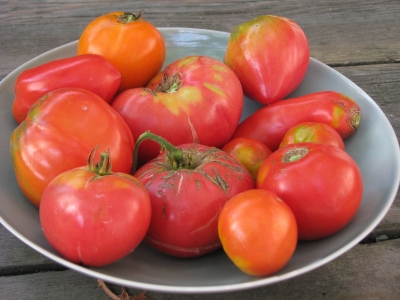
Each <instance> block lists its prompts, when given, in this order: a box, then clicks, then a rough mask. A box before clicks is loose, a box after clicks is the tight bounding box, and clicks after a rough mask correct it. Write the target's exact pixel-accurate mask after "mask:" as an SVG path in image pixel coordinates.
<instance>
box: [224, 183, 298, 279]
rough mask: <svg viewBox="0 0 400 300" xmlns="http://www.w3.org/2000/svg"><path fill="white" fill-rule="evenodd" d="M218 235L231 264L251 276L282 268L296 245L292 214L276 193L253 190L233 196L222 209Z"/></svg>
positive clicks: (274, 271) (272, 272)
mask: <svg viewBox="0 0 400 300" xmlns="http://www.w3.org/2000/svg"><path fill="white" fill-rule="evenodd" d="M218 235H219V238H220V240H221V244H222V247H223V249H224V251H225V253H226V254H227V255H228V257H229V258H230V259H231V260H232V262H233V263H234V264H235V265H236V266H237V267H238V268H239V269H240V270H242V271H243V272H245V273H246V274H249V275H253V276H268V275H272V274H274V273H276V272H278V271H279V270H280V269H282V268H283V267H284V266H285V265H286V264H287V263H288V261H289V260H290V258H291V257H292V256H293V253H294V251H295V249H296V245H297V224H296V219H295V217H294V214H293V212H292V211H291V209H290V208H289V206H288V205H287V204H286V203H285V202H283V201H282V200H281V199H280V198H279V197H278V196H277V195H276V194H274V193H272V192H270V191H267V190H262V189H252V190H247V191H245V192H242V193H240V194H237V195H235V196H233V197H232V198H231V199H230V200H229V201H228V202H226V204H225V205H224V207H223V208H222V210H221V213H220V215H219V218H218Z"/></svg>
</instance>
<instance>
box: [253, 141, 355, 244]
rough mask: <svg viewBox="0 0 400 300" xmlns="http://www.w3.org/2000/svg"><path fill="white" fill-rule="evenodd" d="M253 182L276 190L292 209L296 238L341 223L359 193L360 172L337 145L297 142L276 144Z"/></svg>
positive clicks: (313, 236) (317, 233) (327, 233)
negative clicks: (277, 147) (279, 146)
mask: <svg viewBox="0 0 400 300" xmlns="http://www.w3.org/2000/svg"><path fill="white" fill-rule="evenodd" d="M257 188H261V189H266V190H268V191H271V192H273V193H275V194H276V195H278V197H280V198H281V199H282V200H283V201H285V203H286V204H287V205H289V207H290V208H291V209H292V211H293V213H294V215H295V217H296V220H297V226H298V231H299V239H301V240H316V239H320V238H323V237H327V236H330V235H332V234H334V233H336V232H338V231H339V230H341V229H342V228H344V227H345V226H346V225H347V224H348V223H349V222H350V221H351V219H352V218H353V217H354V215H355V214H356V212H357V210H358V207H359V206H360V203H361V199H362V194H363V182H362V176H361V172H360V170H359V168H358V166H357V164H356V162H355V161H354V160H353V159H352V158H351V156H350V155H349V154H347V153H346V152H345V151H343V150H342V149H340V148H338V147H336V146H332V145H326V144H318V143H308V142H303V143H297V144H290V145H287V146H286V147H283V148H280V149H278V150H276V151H275V152H274V153H272V154H271V155H270V156H269V157H268V158H267V159H266V160H265V161H264V163H263V164H262V166H261V167H260V170H259V172H258V176H257Z"/></svg>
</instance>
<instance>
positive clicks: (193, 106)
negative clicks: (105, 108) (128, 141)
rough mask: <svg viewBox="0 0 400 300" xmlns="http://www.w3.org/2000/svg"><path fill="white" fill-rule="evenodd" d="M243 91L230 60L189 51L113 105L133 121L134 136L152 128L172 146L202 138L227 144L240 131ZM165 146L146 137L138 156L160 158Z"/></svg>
mask: <svg viewBox="0 0 400 300" xmlns="http://www.w3.org/2000/svg"><path fill="white" fill-rule="evenodd" d="M174 75H176V77H175V79H176V80H177V81H178V88H176V90H175V92H165V91H164V89H161V90H160V91H158V90H157V89H160V85H161V84H162V83H163V81H164V78H165V76H167V77H168V78H170V79H171V78H174ZM243 103H244V98H243V91H242V87H241V85H240V82H239V80H238V78H237V76H236V75H235V74H234V73H233V72H232V70H230V69H229V68H228V67H227V66H226V65H224V64H223V63H221V62H220V61H218V60H217V59H214V58H212V57H207V56H188V57H184V58H181V59H179V60H177V61H175V62H172V63H171V64H170V65H168V66H167V67H166V68H165V69H164V70H163V71H162V72H160V73H159V74H158V75H157V76H155V77H154V78H153V79H152V80H151V81H150V83H149V84H148V86H147V88H139V89H131V90H127V91H125V92H123V93H121V94H120V95H118V96H117V97H116V98H115V99H114V101H113V103H112V107H113V108H114V109H115V110H116V111H117V112H118V113H119V114H120V115H121V116H122V117H123V118H124V120H125V121H126V122H127V124H128V125H129V127H130V129H131V131H132V134H133V137H134V138H135V140H136V139H138V137H139V136H140V135H141V134H142V133H144V132H145V131H147V130H150V131H151V132H152V133H154V134H156V135H158V136H161V137H163V138H165V139H166V140H168V141H169V142H170V143H172V144H173V145H180V144H185V143H192V142H194V141H198V142H199V143H201V144H203V145H207V146H212V147H217V148H220V147H222V146H223V145H224V144H225V143H226V142H227V141H228V140H229V139H230V137H231V135H232V134H233V132H234V131H235V129H236V127H237V125H238V123H239V120H240V116H241V114H242V109H243ZM159 152H160V146H159V145H157V144H155V143H153V142H152V141H145V142H143V146H141V148H140V149H139V161H140V164H143V163H145V162H147V161H149V160H150V159H152V158H155V157H156V156H157V155H158V154H159Z"/></svg>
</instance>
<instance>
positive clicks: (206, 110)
mask: <svg viewBox="0 0 400 300" xmlns="http://www.w3.org/2000/svg"><path fill="white" fill-rule="evenodd" d="M110 40H112V41H113V42H112V43H110V42H109V41H110ZM167 51H168V49H166V46H165V43H164V40H163V37H162V35H161V34H160V33H159V31H158V30H157V29H156V28H155V27H154V26H153V25H152V24H151V23H149V22H147V21H146V20H144V19H143V17H142V16H141V13H123V12H112V13H108V14H106V15H103V16H100V17H98V18H96V19H94V20H93V21H92V22H90V23H89V24H88V25H87V27H86V28H85V30H84V31H83V32H82V35H81V37H80V39H79V42H78V47H77V55H75V56H73V57H69V58H65V59H60V60H54V61H51V62H48V63H46V64H43V65H40V66H38V67H35V68H32V69H29V70H25V71H23V72H22V73H21V75H20V76H19V77H18V79H17V81H16V84H15V94H16V96H15V100H14V102H13V107H12V112H13V115H14V118H15V120H16V122H17V123H18V126H17V127H16V128H15V130H14V131H13V133H12V136H11V141H10V151H11V157H12V161H13V166H14V171H15V175H16V179H17V182H18V184H19V186H20V188H21V190H22V192H23V193H24V195H25V196H26V197H27V198H28V199H29V200H30V201H31V202H32V203H33V204H34V205H36V206H37V207H38V208H39V215H40V221H41V225H42V228H43V232H44V235H45V237H46V238H47V240H48V241H49V243H50V244H51V245H52V246H53V247H54V249H55V250H56V251H58V252H59V253H60V254H61V255H63V256H64V257H65V258H66V259H68V260H70V261H72V262H75V263H81V264H83V265H86V266H103V265H107V264H110V263H113V262H115V261H117V260H119V259H121V258H123V257H124V256H126V255H128V254H129V253H130V252H131V251H133V250H134V249H135V248H136V247H137V246H138V245H139V244H140V243H141V242H142V241H145V242H147V243H148V244H150V245H151V246H153V247H154V248H156V249H158V250H159V251H161V252H163V253H166V254H169V255H172V256H177V257H186V258H189V257H196V256H199V255H205V254H207V253H209V252H212V251H214V250H216V249H219V248H221V247H222V248H223V249H224V251H225V252H226V254H227V255H228V256H229V257H230V258H231V260H232V261H233V262H234V263H235V264H236V265H237V266H238V267H239V268H240V269H241V270H242V271H244V272H246V273H248V274H251V275H255V276H267V275H270V274H273V273H275V272H277V271H278V270H280V269H281V268H282V267H283V266H285V265H286V263H287V262H288V261H289V260H290V258H291V257H292V255H293V253H294V251H295V248H296V245H297V242H298V240H315V239H320V238H324V237H327V236H329V235H332V234H334V233H336V232H338V231H339V230H341V229H342V228H343V227H344V226H346V225H347V224H348V223H349V222H350V221H351V219H352V218H353V216H354V215H355V213H356V211H357V209H358V207H359V205H360V202H361V198H362V189H363V186H362V178H361V173H360V171H359V169H358V167H357V165H356V163H355V162H354V161H353V159H352V158H351V157H350V156H349V155H348V154H347V153H346V152H345V149H344V148H345V146H344V142H343V139H345V138H347V137H348V136H350V135H351V134H353V133H354V132H355V130H356V129H357V127H358V125H359V122H360V119H361V112H360V108H359V106H358V105H357V103H356V102H354V100H352V99H350V98H349V97H347V96H346V95H343V94H340V93H337V92H334V91H322V92H317V93H313V94H309V95H304V96H301V97H297V98H291V99H285V100H283V99H284V98H285V97H286V96H288V95H289V94H290V93H291V92H292V91H293V90H295V89H296V88H297V86H298V85H299V84H300V83H301V81H302V79H303V78H304V76H305V74H306V71H307V67H308V62H309V46H308V42H307V38H306V36H305V34H304V32H303V31H302V29H301V28H300V27H299V26H298V25H297V24H296V23H295V22H293V21H292V20H289V19H287V18H283V17H278V16H260V17H258V18H255V19H253V20H250V21H247V22H244V23H242V24H240V25H238V26H237V27H236V28H235V29H234V30H233V31H232V33H231V35H230V38H229V41H228V45H227V49H226V53H225V57H224V59H223V62H221V61H219V60H217V59H214V58H211V57H208V56H187V57H182V58H180V59H178V60H177V61H175V62H172V63H171V64H169V65H168V66H167V67H165V68H164V69H162V66H163V63H164V61H165V57H166V52H167ZM244 95H247V96H249V97H250V98H252V99H253V100H254V101H258V102H260V103H262V104H264V106H263V107H262V108H261V109H259V110H258V111H257V112H255V113H254V114H253V115H251V116H250V117H248V118H247V119H246V120H244V121H243V122H242V123H240V124H239V120H240V117H241V114H242V110H243V105H244Z"/></svg>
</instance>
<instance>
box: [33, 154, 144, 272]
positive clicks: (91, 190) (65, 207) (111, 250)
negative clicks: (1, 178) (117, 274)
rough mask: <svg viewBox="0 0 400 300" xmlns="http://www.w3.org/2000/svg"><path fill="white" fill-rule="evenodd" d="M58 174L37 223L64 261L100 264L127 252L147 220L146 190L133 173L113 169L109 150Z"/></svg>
mask: <svg viewBox="0 0 400 300" xmlns="http://www.w3.org/2000/svg"><path fill="white" fill-rule="evenodd" d="M95 152H96V148H95V149H93V150H92V151H91V152H90V155H89V158H88V161H87V166H84V167H78V168H74V169H71V170H68V171H66V172H63V173H61V174H59V175H58V176H56V177H55V178H54V179H53V180H52V181H51V182H50V183H49V184H48V185H47V187H46V189H45V190H44V192H43V197H42V200H41V204H40V208H39V216H40V223H41V226H42V229H43V233H44V235H45V237H46V239H47V241H48V242H49V243H50V245H51V246H52V247H53V248H54V249H55V250H56V251H57V252H58V253H60V254H61V255H62V256H63V257H65V258H66V259H67V260H69V261H71V262H73V263H76V264H83V265H85V266H92V267H100V266H105V265H108V264H111V263H113V262H116V261H117V260H120V259H122V258H123V257H125V256H126V255H128V254H129V253H131V252H132V251H133V250H134V249H136V247H137V246H138V245H139V244H140V242H141V241H142V240H143V238H144V236H145V235H146V232H147V229H148V227H149V224H150V219H151V207H150V205H151V204H150V199H149V195H148V193H147V190H146V188H145V187H144V186H142V185H141V184H140V182H139V181H138V180H137V179H136V178H135V177H133V176H132V175H129V174H126V173H120V172H115V173H113V172H112V163H111V156H110V152H109V151H106V152H102V153H101V155H100V161H99V162H96V161H95V159H94V157H95Z"/></svg>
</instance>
